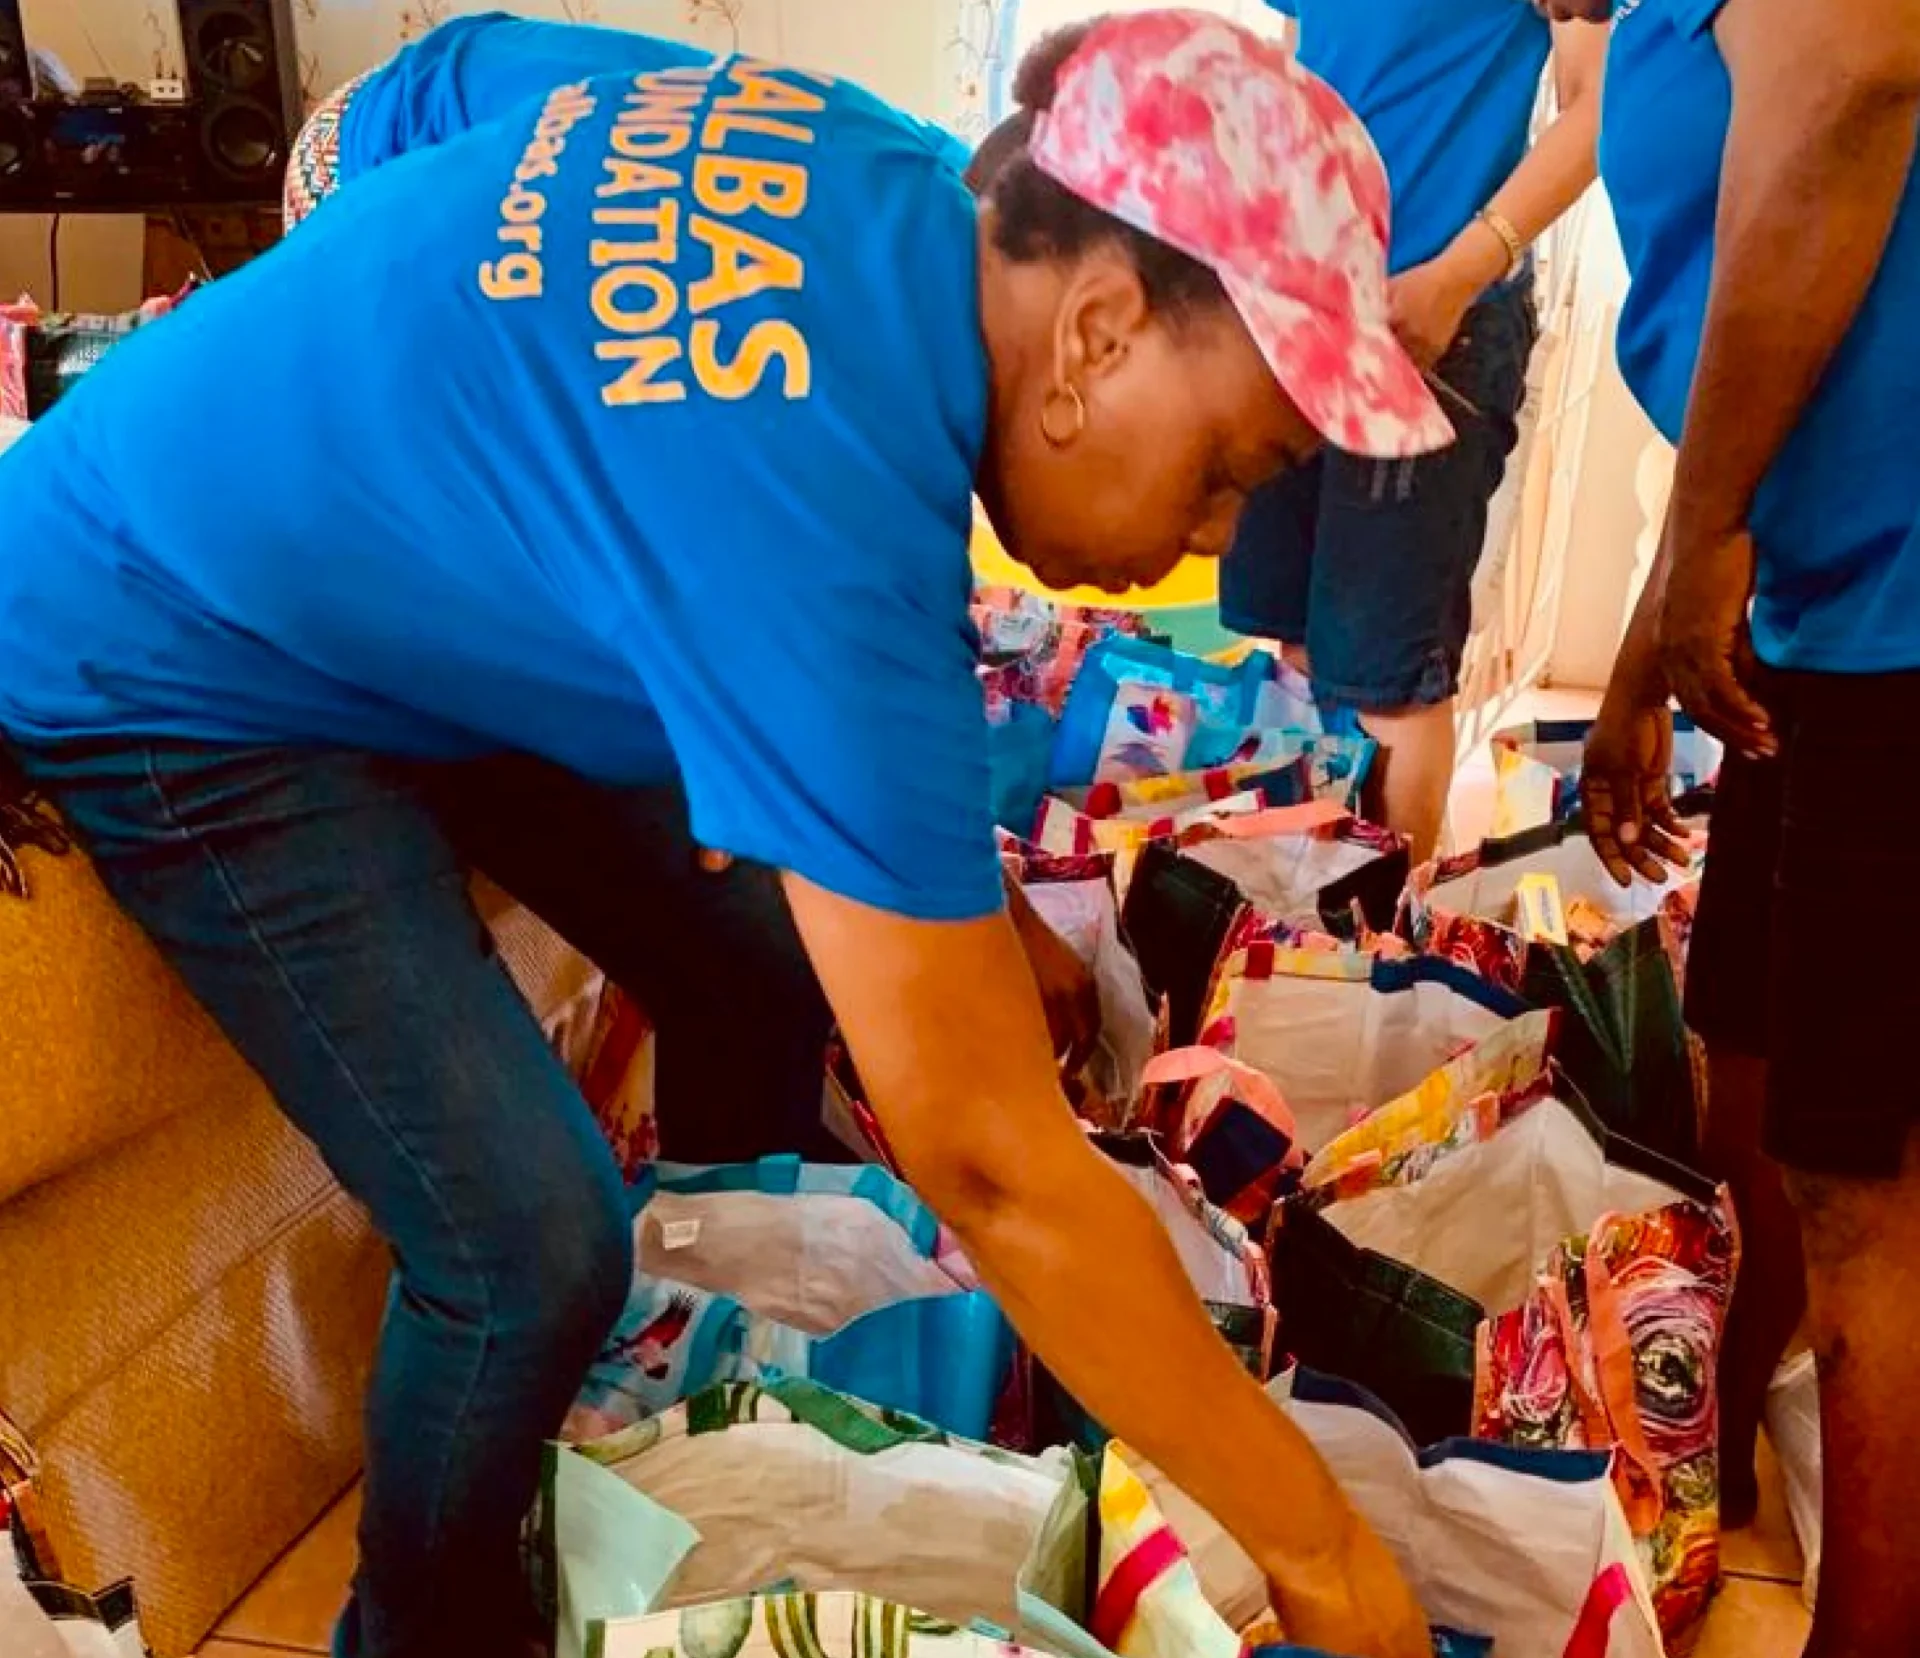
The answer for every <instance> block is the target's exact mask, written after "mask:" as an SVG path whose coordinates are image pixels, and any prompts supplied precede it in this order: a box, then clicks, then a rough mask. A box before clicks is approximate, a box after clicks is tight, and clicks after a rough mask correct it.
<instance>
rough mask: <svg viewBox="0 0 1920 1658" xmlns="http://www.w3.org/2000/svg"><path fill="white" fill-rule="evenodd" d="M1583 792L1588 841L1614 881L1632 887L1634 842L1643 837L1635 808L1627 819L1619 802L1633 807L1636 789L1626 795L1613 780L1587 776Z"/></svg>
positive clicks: (1619, 884)
mask: <svg viewBox="0 0 1920 1658" xmlns="http://www.w3.org/2000/svg"><path fill="white" fill-rule="evenodd" d="M1580 794H1581V800H1582V803H1583V804H1584V805H1585V807H1586V822H1587V840H1588V842H1589V843H1590V844H1591V845H1592V847H1593V849H1594V851H1595V852H1597V853H1598V854H1599V856H1600V862H1601V863H1602V865H1604V866H1605V868H1606V871H1607V874H1608V875H1610V876H1611V877H1612V878H1613V882H1614V884H1615V885H1616V886H1622V887H1630V886H1632V885H1633V875H1634V865H1633V861H1632V854H1633V851H1634V842H1635V841H1636V840H1637V839H1638V838H1639V824H1638V822H1637V819H1636V818H1635V816H1634V814H1633V812H1632V811H1631V809H1630V811H1629V814H1628V817H1627V818H1626V819H1625V820H1624V821H1623V819H1622V816H1621V813H1620V809H1619V805H1618V802H1619V801H1621V800H1625V801H1626V802H1627V803H1628V804H1629V807H1630V808H1631V805H1632V802H1633V801H1634V799H1635V798H1636V792H1635V791H1627V792H1626V793H1624V794H1622V793H1621V791H1619V790H1617V789H1616V788H1615V787H1614V784H1613V781H1612V779H1610V778H1607V777H1596V776H1587V777H1584V778H1582V779H1581V782H1580Z"/></svg>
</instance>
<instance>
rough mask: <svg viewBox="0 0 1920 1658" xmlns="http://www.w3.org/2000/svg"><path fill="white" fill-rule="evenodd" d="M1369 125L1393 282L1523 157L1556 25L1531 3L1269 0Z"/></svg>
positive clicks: (1464, 221) (1487, 197)
mask: <svg viewBox="0 0 1920 1658" xmlns="http://www.w3.org/2000/svg"><path fill="white" fill-rule="evenodd" d="M1268 3H1269V4H1270V5H1271V6H1272V7H1273V8H1274V10H1276V11H1279V12H1283V13H1285V14H1286V15H1287V16H1289V17H1297V18H1298V19H1299V20H1300V61H1301V62H1302V63H1304V64H1305V65H1306V66H1307V67H1308V68H1309V69H1311V70H1312V71H1313V72H1314V73H1315V74H1316V75H1319V76H1320V77H1321V78H1322V79H1324V80H1325V81H1326V82H1327V83H1328V84H1329V85H1331V86H1332V87H1333V89H1334V91H1336V92H1338V93H1339V94H1340V96H1341V97H1343V98H1344V99H1346V101H1347V102H1348V103H1349V104H1350V105H1352V107H1353V111H1354V113H1355V114H1356V115H1358V116H1359V117H1360V119H1361V120H1363V121H1364V122H1366V124H1367V130H1368V131H1369V132H1370V133H1372V134H1373V141H1374V144H1375V145H1376V146H1377V147H1378V148H1379V151H1380V159H1381V160H1382V161H1383V162H1385V163H1386V168H1387V178H1388V180H1389V181H1390V182H1391V184H1392V185H1393V247H1392V250H1391V256H1390V259H1389V264H1390V266H1391V268H1392V269H1393V271H1394V272H1395V273H1396V274H1397V273H1398V272H1400V271H1404V270H1406V269H1408V268H1409V267H1411V266H1414V265H1419V264H1424V263H1425V262H1426V261H1427V260H1429V259H1431V258H1433V257H1434V256H1435V255H1436V254H1439V253H1441V252H1442V251H1444V250H1445V248H1446V246H1447V244H1448V243H1449V242H1451V241H1452V240H1453V239H1454V237H1456V236H1458V235H1459V234H1460V232H1461V231H1462V230H1464V229H1465V228H1466V227H1467V225H1468V224H1470V223H1471V222H1472V220H1473V216H1474V214H1476V213H1478V212H1479V211H1480V209H1481V208H1483V207H1485V206H1486V205H1487V203H1488V202H1489V201H1491V200H1492V199H1493V197H1494V195H1495V193H1496V192H1497V191H1498V190H1499V188H1500V186H1501V185H1503V184H1505V183H1506V182H1507V178H1508V176H1509V175H1510V174H1511V173H1512V172H1513V170H1514V168H1516V167H1518V166H1519V165H1520V163H1521V161H1522V160H1524V159H1525V157H1526V153H1527V141H1528V136H1529V133H1530V132H1531V129H1532V124H1533V111H1534V106H1535V104H1536V102H1537V101H1538V99H1539V95H1540V77H1541V74H1542V73H1543V71H1544V70H1545V69H1546V66H1547V58H1548V56H1549V55H1550V53H1551V52H1552V49H1553V31H1552V26H1551V25H1550V24H1549V23H1548V22H1547V20H1546V19H1545V18H1544V17H1542V16H1541V15H1540V13H1539V12H1538V11H1536V10H1535V9H1534V7H1533V4H1532V0H1268Z"/></svg>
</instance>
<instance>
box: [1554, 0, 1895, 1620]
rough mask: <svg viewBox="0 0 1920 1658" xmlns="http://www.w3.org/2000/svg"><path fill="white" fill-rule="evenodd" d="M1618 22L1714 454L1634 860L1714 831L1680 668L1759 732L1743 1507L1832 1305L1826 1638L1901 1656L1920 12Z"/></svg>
mask: <svg viewBox="0 0 1920 1658" xmlns="http://www.w3.org/2000/svg"><path fill="white" fill-rule="evenodd" d="M1555 4H1556V6H1559V7H1560V8H1561V9H1563V10H1576V9H1577V10H1581V11H1583V12H1585V13H1589V14H1591V13H1599V12H1603V11H1605V10H1607V9H1608V8H1606V7H1605V6H1603V5H1600V4H1598V3H1597V0H1555ZM1612 10H1613V15H1614V19H1615V21H1614V32H1613V48H1612V62H1611V67H1610V69H1609V72H1608V87H1607V96H1606V107H1605V114H1604V122H1603V127H1602V143H1601V162H1602V172H1603V175H1604V178H1605V182H1606V185H1607V190H1608V193H1609V195H1610V196H1611V197H1612V200H1613V204H1614V210H1615V213H1616V215H1617V217H1618V220H1619V225H1620V240H1621V245H1622V247H1623V248H1624V249H1625V252H1626V256H1627V263H1628V268H1629V270H1630V272H1631V275H1632V286H1631V289H1630V291H1629V293H1628V297H1627V301H1626V305H1625V307H1624V309H1623V311H1622V314H1621V318H1620V330H1619V352H1620V365H1621V369H1622V371H1623V372H1624V374H1625V376H1626V379H1627V383H1628V384H1629V386H1631V387H1632V389H1633V391H1634V394H1635V395H1636V396H1637V397H1638V398H1639V400H1640V402H1641V403H1642V404H1643V405H1644V406H1645V408H1646V410H1647V413H1648V414H1649V415H1650V416H1651V417H1652V419H1653V422H1654V424H1655V425H1656V426H1657V427H1659V429H1660V430H1661V432H1663V433H1664V434H1665V435H1666V436H1667V437H1668V438H1669V439H1671V440H1673V441H1674V442H1676V443H1677V444H1678V445H1679V459H1678V463H1677V471H1676V474H1675V478H1674V485H1673V495H1672V500H1671V502H1670V504H1669V507H1668V512H1667V522H1666V531H1665V535H1664V538H1663V541H1662V544H1661V550H1660V554H1659V557H1658V559H1657V560H1656V564H1655V568H1654V570H1653V572H1652V573H1651V576H1650V578H1649V580H1648V582H1647V586H1646V589H1645V591H1644V593H1643V595H1642V597H1641V600H1640V602H1639V605H1638V608H1637V610H1636V612H1635V615H1634V618H1633V621H1632V625H1631V627H1630V628H1629V630H1628V634H1627V638H1626V641H1625V643H1624V645H1623V647H1622V650H1621V654H1620V657H1619V661H1618V663H1617V664H1616V666H1615V669H1614V674H1613V678H1612V682H1611V684H1610V685H1609V688H1608V692H1607V697H1606V701H1605V705H1604V707H1603V710H1602V713H1601V717H1600V719H1599V722H1598V723H1597V725H1596V726H1595V728H1594V732H1593V734H1592V738H1591V741H1590V743H1589V745H1588V750H1587V782H1586V800H1587V811H1588V815H1589V819H1590V823H1591V826H1592V829H1593V832H1594V836H1595V840H1596V844H1597V845H1598V846H1599V847H1600V848H1601V849H1602V851H1603V852H1604V853H1605V854H1606V855H1607V856H1608V857H1609V858H1610V860H1611V861H1612V863H1613V865H1614V868H1615V872H1616V875H1617V876H1618V877H1619V878H1620V879H1622V880H1623V881H1624V880H1626V879H1627V878H1628V877H1629V876H1630V874H1631V873H1632V872H1633V871H1635V870H1638V871H1640V872H1642V873H1646V874H1653V873H1656V872H1657V871H1658V870H1659V868H1660V860H1661V859H1662V858H1663V857H1674V856H1677V855H1678V853H1679V848H1677V847H1676V845H1675V840H1674V837H1675V834H1676V826H1675V824H1674V822H1673V818H1672V811H1671V808H1670V806H1669V805H1668V804H1667V801H1666V793H1665V781H1664V780H1665V776H1666V754H1667V750H1668V746H1669V744H1670V743H1671V740H1672V727H1671V719H1670V716H1669V714H1668V712H1667V709H1668V697H1669V693H1670V692H1671V693H1673V694H1674V695H1676V696H1677V697H1678V699H1679V702H1680V704H1681V706H1682V707H1684V708H1686V709H1687V710H1688V711H1689V712H1691V713H1692V714H1693V715H1694V716H1695V717H1696V718H1697V719H1699V720H1700V721H1701V722H1702V723H1703V724H1705V725H1706V726H1707V728H1708V729H1709V730H1711V731H1713V732H1715V733H1716V734H1717V735H1719V736H1721V737H1724V738H1725V739H1726V740H1727V742H1728V744H1729V745H1730V748H1729V753H1728V757H1727V761H1726V766H1725V771H1724V774H1723V776H1722V779H1721V784H1720V789H1719V792H1718V797H1717V799H1716V801H1715V806H1714V815H1713V830H1712V842H1711V847H1710V850H1709V855H1708V859H1707V870H1706V877H1705V882H1704V885H1703V888H1702V891H1701V896H1700V911H1699V918H1698V924H1697V927H1696V930H1695V934H1694V940H1693V947H1692V954H1691V958H1690V962H1689V967H1688V982H1687V1002H1688V1009H1687V1011H1688V1018H1689V1021H1690V1022H1691V1023H1692V1025H1693V1026H1694V1028H1695V1029H1696V1030H1698V1031H1699V1033H1700V1034H1701V1036H1702V1037H1703V1038H1704V1039H1705V1041H1706V1043H1707V1046H1708V1050H1709V1055H1710V1067H1711V1074H1710V1108H1709V1119H1708V1141H1709V1145H1710V1147H1711V1148H1712V1150H1713V1152H1714V1154H1715V1156H1716V1159H1717V1162H1718V1167H1717V1169H1716V1172H1718V1173H1720V1174H1722V1175H1724V1176H1725V1177H1726V1178H1728V1179H1729V1181H1730V1183H1731V1184H1732V1185H1733V1187H1734V1192H1735V1198H1736V1201H1737V1202H1738V1203H1739V1205H1740V1209H1741V1216H1740V1218H1741V1223H1742V1231H1743V1234H1744V1238H1745V1244H1746V1257H1745V1262H1744V1264H1743V1267H1742V1271H1741V1276H1740V1283H1739V1286H1738V1289H1737V1293H1736V1296H1735V1304H1734V1309H1733V1316H1732V1320H1731V1322H1730V1325H1729V1329H1728V1349H1727V1355H1726V1363H1725V1368H1724V1375H1725V1396H1724V1400H1723V1404H1724V1408H1725V1416H1724V1426H1723V1458H1722V1460H1723V1464H1724V1470H1723V1478H1724V1480H1725V1489H1726V1494H1727V1505H1726V1506H1727V1510H1728V1516H1729V1519H1730V1520H1731V1521H1732V1522H1733V1523H1736V1524H1737V1523H1740V1522H1741V1521H1743V1520H1745V1519H1747V1518H1749V1517H1750V1516H1751V1514H1752V1511H1753V1508H1754V1504H1755V1497H1756V1487H1755V1483H1754V1476H1753V1452H1754V1437H1755V1432H1756V1424H1757V1421H1758V1418H1759V1414H1760V1404H1761V1401H1762V1399H1763V1397H1764V1393H1765V1389H1766V1386H1767V1384H1768V1382H1769V1380H1770V1379H1771V1376H1772V1374H1773V1369H1774V1366H1775V1364H1776V1363H1777V1362H1778V1360H1779V1357H1780V1354H1781V1352H1782V1350H1783V1349H1784V1348H1785V1346H1786V1344H1787V1342H1788V1341H1789V1339H1790V1338H1791V1336H1792V1335H1793V1332H1794V1328H1795V1325H1796V1323H1797V1322H1798V1320H1799V1318H1800V1315H1801V1313H1802V1310H1803V1309H1804V1312H1805V1315H1806V1322H1807V1329H1808V1332H1809V1335H1810V1337H1811V1339H1812V1342H1813V1347H1814V1352H1815V1354H1816V1357H1817V1359H1818V1363H1819V1372H1820V1392H1821V1417H1822V1432H1823V1437H1824V1449H1823V1456H1824V1479H1825V1488H1826V1516H1825V1521H1824V1524H1823V1527H1822V1532H1823V1549H1824V1554H1823V1559H1822V1563H1821V1576H1820V1584H1819V1601H1818V1609H1817V1611H1816V1614H1815V1619H1814V1632H1813V1638H1812V1642H1811V1644H1810V1645H1809V1646H1808V1648H1807V1651H1808V1652H1809V1653H1810V1654H1813V1655H1815V1658H1841V1655H1843V1654H1844V1655H1845V1658H1894V1655H1895V1654H1911V1653H1913V1652H1916V1651H1920V1574H1916V1573H1915V1571H1914V1569H1913V1568H1914V1562H1915V1560H1916V1559H1920V1519H1916V1512H1917V1511H1916V1509H1915V1506H1914V1493H1915V1492H1916V1491H1920V1436H1916V1435H1915V1433H1914V1431H1913V1402H1914V1398H1915V1395H1916V1393H1920V1340H1916V1337H1915V1333H1914V1332H1915V1323H1914V1309H1915V1307H1916V1305H1920V1083H1916V1081H1915V1075H1914V1067H1913V1057H1912V1044H1911V1041H1910V1040H1909V1038H1910V1035H1911V1033H1912V1031H1913V1029H1914V1028H1915V1026H1916V1024H1920V991H1916V988H1915V986H1916V981H1915V978H1914V976H1913V974H1912V973H1910V972H1908V971H1906V970H1905V968H1904V966H1902V965H1901V964H1900V963H1899V961H1898V959H1897V956H1896V955H1895V954H1894V952H1897V951H1898V949H1899V948H1900V946H1901V944H1902V943H1903V942H1904V940H1906V939H1907V938H1909V937H1911V936H1912V935H1913V933H1914V932H1915V930H1916V928H1917V927H1920V889H1917V888H1916V886H1915V883H1914V880H1913V870H1912V858H1911V855H1910V848H1911V844H1912V840H1911V837H1912V835H1913V826H1914V823H1915V820H1916V816H1917V815H1920V786H1917V785H1916V782H1915V779H1916V778H1920V171H1916V167H1915V155H1916V144H1915V138H1916V132H1920V3H1916V0H1832V3H1830V4H1827V5H1824V6H1806V5H1800V4H1795V3H1793V0H1623V3H1622V4H1620V5H1618V6H1617V7H1614V8H1612ZM1863 951H1864V952H1868V953H1869V954H1864V955H1863V954H1862V952H1863ZM1876 957H1877V959H1875V958H1876ZM1763 1148H1764V1152H1765V1153H1767V1154H1770V1156H1771V1159H1772V1160H1773V1161H1771V1162H1770V1161H1769V1160H1768V1157H1767V1156H1763ZM1779 1165H1784V1167H1785V1169H1786V1171H1787V1176H1788V1179H1787V1184H1786V1186H1785V1188H1784V1189H1783V1186H1782V1182H1781V1176H1780V1174H1779V1172H1778V1166H1779ZM1788 1194H1790V1195H1791V1198H1792V1206H1791V1207H1790V1206H1789V1204H1788V1201H1787V1197H1788ZM1796 1209H1797V1214H1798V1222H1799V1225H1798V1229H1797V1231H1798V1235H1796V1226H1795V1212H1796ZM1802 1244H1804V1280H1803V1279H1802V1261H1801V1250H1802ZM1803 1282H1804V1295H1803V1294H1802V1283H1803Z"/></svg>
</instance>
